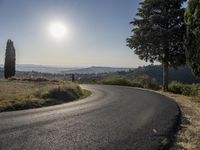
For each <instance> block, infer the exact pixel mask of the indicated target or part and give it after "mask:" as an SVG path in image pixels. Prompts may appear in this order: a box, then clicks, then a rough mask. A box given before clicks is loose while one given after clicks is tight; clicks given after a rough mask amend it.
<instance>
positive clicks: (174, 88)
mask: <svg viewBox="0 0 200 150" xmlns="http://www.w3.org/2000/svg"><path fill="white" fill-rule="evenodd" d="M183 87H184V85H183V84H182V83H180V82H176V81H173V82H171V83H170V84H169V86H168V90H169V91H170V92H172V93H175V94H182V92H183Z"/></svg>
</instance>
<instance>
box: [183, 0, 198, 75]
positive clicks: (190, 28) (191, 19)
mask: <svg viewBox="0 0 200 150" xmlns="http://www.w3.org/2000/svg"><path fill="white" fill-rule="evenodd" d="M185 23H186V26H187V32H186V38H185V46H186V56H187V62H188V64H189V66H190V67H191V69H192V71H193V73H194V75H196V76H198V77H200V0H190V1H189V4H188V8H187V10H186V12H185Z"/></svg>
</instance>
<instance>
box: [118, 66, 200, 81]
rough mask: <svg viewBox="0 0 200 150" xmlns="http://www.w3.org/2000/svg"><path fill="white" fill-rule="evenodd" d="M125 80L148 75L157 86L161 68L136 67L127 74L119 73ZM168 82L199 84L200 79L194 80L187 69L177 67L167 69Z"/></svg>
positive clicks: (160, 79) (160, 77)
mask: <svg viewBox="0 0 200 150" xmlns="http://www.w3.org/2000/svg"><path fill="white" fill-rule="evenodd" d="M118 74H120V75H123V76H125V77H127V78H136V77H139V76H142V75H148V76H150V77H151V78H154V79H155V80H156V81H157V82H158V83H159V84H161V83H162V66H161V65H149V66H145V67H138V68H136V69H134V70H132V71H129V72H121V73H120V72H119V73H118ZM169 81H170V82H171V81H179V82H182V83H186V84H191V83H197V82H200V79H198V78H196V77H195V76H194V75H193V74H192V72H191V70H190V68H189V67H187V66H184V67H179V68H178V69H173V68H170V69H169Z"/></svg>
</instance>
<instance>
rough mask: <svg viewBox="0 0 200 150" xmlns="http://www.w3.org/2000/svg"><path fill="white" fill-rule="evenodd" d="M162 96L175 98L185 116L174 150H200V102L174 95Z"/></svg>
mask: <svg viewBox="0 0 200 150" xmlns="http://www.w3.org/2000/svg"><path fill="white" fill-rule="evenodd" d="M161 94H164V95H166V96H168V97H171V98H173V99H174V100H175V101H176V102H177V103H178V104H179V106H180V108H181V111H182V115H183V118H182V124H181V130H179V132H178V134H177V141H176V143H175V144H174V147H173V148H172V149H175V150H178V149H181V150H200V101H199V100H197V99H196V98H192V97H187V96H183V95H177V94H172V93H163V92H161Z"/></svg>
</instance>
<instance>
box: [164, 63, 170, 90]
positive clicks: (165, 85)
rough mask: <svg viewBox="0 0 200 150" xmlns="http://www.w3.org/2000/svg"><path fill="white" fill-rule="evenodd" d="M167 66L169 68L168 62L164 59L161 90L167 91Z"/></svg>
mask: <svg viewBox="0 0 200 150" xmlns="http://www.w3.org/2000/svg"><path fill="white" fill-rule="evenodd" d="M168 68H169V66H168V62H167V61H164V62H163V91H168V74H169V70H168Z"/></svg>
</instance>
